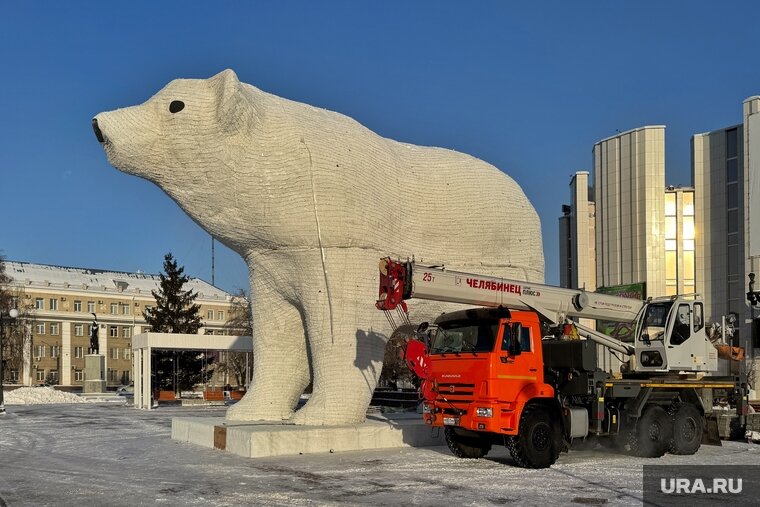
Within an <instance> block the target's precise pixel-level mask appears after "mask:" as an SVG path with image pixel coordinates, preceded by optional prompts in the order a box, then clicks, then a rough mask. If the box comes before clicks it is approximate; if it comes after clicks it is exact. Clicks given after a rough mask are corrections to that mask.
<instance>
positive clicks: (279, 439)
mask: <svg viewBox="0 0 760 507" xmlns="http://www.w3.org/2000/svg"><path fill="white" fill-rule="evenodd" d="M172 439H173V440H178V441H181V442H189V443H192V444H196V445H200V446H203V447H208V448H211V449H220V450H224V451H228V452H231V453H234V454H237V455H239V456H243V457H246V458H263V457H268V456H288V455H294V454H295V455H297V454H313V453H323V452H325V453H329V452H340V451H358V450H371V449H388V448H395V447H428V446H437V445H445V444H446V442H445V440H444V439H443V431H442V430H439V429H431V428H430V427H429V426H425V424H424V423H423V422H422V417H421V416H420V415H419V414H393V415H389V416H388V417H385V416H380V415H370V416H368V417H367V420H366V421H365V422H364V423H362V424H357V425H350V426H295V425H285V424H272V423H264V422H261V423H255V422H254V423H252V422H237V421H227V420H225V419H224V418H221V417H202V418H201V417H197V418H192V417H175V418H173V419H172Z"/></svg>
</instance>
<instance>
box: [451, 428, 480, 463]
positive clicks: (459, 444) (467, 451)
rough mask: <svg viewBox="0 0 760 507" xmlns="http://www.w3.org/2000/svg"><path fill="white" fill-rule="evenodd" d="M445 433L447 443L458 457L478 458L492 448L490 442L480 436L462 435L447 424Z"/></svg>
mask: <svg viewBox="0 0 760 507" xmlns="http://www.w3.org/2000/svg"><path fill="white" fill-rule="evenodd" d="M443 434H444V436H445V437H446V445H448V446H449V449H451V452H452V453H454V456H456V457H457V458H466V459H478V458H482V457H484V456H485V455H486V454H488V451H490V450H491V444H490V442H487V441H486V440H485V439H482V438H478V437H470V436H465V435H460V434H459V433H457V431H456V429H454V428H452V427H451V426H446V427H445V428H444V430H443Z"/></svg>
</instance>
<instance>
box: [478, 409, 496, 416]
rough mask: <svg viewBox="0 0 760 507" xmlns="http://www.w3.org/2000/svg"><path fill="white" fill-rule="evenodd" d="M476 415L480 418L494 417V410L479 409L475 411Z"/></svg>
mask: <svg viewBox="0 0 760 507" xmlns="http://www.w3.org/2000/svg"><path fill="white" fill-rule="evenodd" d="M475 415H476V416H478V417H493V408H491V407H488V408H484V407H478V408H476V409H475Z"/></svg>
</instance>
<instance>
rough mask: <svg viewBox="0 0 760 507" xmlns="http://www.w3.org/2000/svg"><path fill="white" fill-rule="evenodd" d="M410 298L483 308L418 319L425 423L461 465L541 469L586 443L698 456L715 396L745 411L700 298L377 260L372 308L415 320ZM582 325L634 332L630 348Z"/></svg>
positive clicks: (742, 383) (415, 342) (414, 356)
mask: <svg viewBox="0 0 760 507" xmlns="http://www.w3.org/2000/svg"><path fill="white" fill-rule="evenodd" d="M414 298H417V299H426V300H435V301H442V302H452V303H462V304H466V305H473V306H474V307H471V308H467V309H463V310H460V311H454V312H450V313H445V314H442V315H441V316H440V317H438V318H437V319H436V320H435V322H434V323H433V325H429V324H428V323H422V324H421V325H420V326H419V328H418V329H417V332H416V333H415V338H414V339H412V340H409V342H408V344H407V348H406V360H407V364H408V365H409V366H410V368H412V370H413V371H414V372H415V373H416V374H417V375H418V376H419V377H420V378H421V379H422V387H421V395H422V398H423V399H422V412H423V418H424V421H425V423H426V424H428V425H430V426H431V427H439V428H440V427H442V428H443V429H444V434H445V437H446V443H447V445H448V446H449V448H450V449H451V451H452V452H453V453H454V454H455V455H456V456H458V457H461V458H480V457H483V456H485V455H486V454H487V453H488V452H489V450H490V449H491V447H492V446H493V445H505V446H506V447H507V448H508V449H509V451H510V453H511V455H512V457H513V459H514V460H515V462H516V463H517V464H518V465H519V466H522V467H527V468H545V467H549V466H551V465H552V464H553V463H554V462H555V461H556V460H557V459H558V457H559V455H560V453H561V452H562V451H566V450H568V449H569V448H570V446H571V445H572V442H573V440H575V439H585V438H586V437H587V436H589V435H595V436H597V437H600V438H604V439H607V441H609V442H614V443H615V444H616V445H619V446H620V447H621V448H624V449H625V450H627V451H628V452H632V453H635V454H637V455H640V456H648V457H659V456H662V455H664V454H665V453H666V452H670V453H673V454H694V453H695V452H696V451H697V450H698V449H699V447H700V445H701V444H702V442H703V437H705V438H708V437H709V439H712V441H713V443H718V444H719V443H720V440H719V439H717V438H716V435H715V433H717V424H709V425H708V424H707V420H708V418H707V417H708V416H709V415H710V412H711V411H712V407H713V399H714V398H716V397H720V398H722V399H729V400H731V402H732V403H733V404H734V405H735V406H736V408H737V413H738V414H740V415H745V414H746V412H747V396H748V387H747V383H746V378H745V377H744V376H741V375H739V376H723V377H719V376H714V375H712V374H714V373H715V371H716V370H717V362H718V360H717V351H716V349H715V347H714V346H713V344H712V343H711V342H710V340H709V339H708V337H707V335H706V334H705V322H704V319H703V315H704V313H703V303H702V302H701V301H699V300H698V299H696V298H683V297H672V298H662V299H654V300H651V299H650V300H647V301H637V300H633V299H626V298H620V297H616V296H610V295H606V294H597V293H592V292H586V291H582V290H575V289H565V288H559V287H553V286H549V285H540V284H532V283H527V282H523V281H517V280H507V279H503V278H496V277H488V276H482V275H475V274H468V273H460V272H455V271H448V270H446V269H445V268H441V267H434V266H422V265H418V264H416V263H415V262H413V261H410V262H396V261H394V260H392V259H390V258H385V259H382V260H381V261H380V289H379V298H378V300H377V303H376V306H377V308H378V309H379V310H382V311H385V312H389V313H392V312H394V311H395V312H399V313H400V314H401V317H402V319H403V320H404V321H408V313H407V301H408V300H410V299H414ZM389 317H390V315H389ZM576 318H588V319H604V320H607V321H617V322H626V323H628V324H630V325H631V326H632V329H633V330H634V334H633V336H634V340H633V342H632V343H624V342H621V341H619V340H617V339H615V338H613V337H611V336H607V335H605V334H603V333H600V332H598V331H596V330H594V329H592V328H591V327H588V326H584V325H582V324H580V323H578V322H575V321H573V320H572V319H576ZM390 320H391V321H394V319H393V318H390ZM573 338H575V339H573ZM598 345H602V346H603V347H605V348H607V349H609V350H611V351H613V352H614V353H616V354H619V357H620V358H621V361H622V367H621V372H619V373H616V374H612V373H611V372H607V371H603V370H601V369H600V368H599V367H598V366H597V354H598V348H599V347H598ZM708 426H709V428H710V429H711V430H712V431H711V432H710V433H711V434H710V435H706V434H707V433H708V432H707V430H706V428H707V427H708Z"/></svg>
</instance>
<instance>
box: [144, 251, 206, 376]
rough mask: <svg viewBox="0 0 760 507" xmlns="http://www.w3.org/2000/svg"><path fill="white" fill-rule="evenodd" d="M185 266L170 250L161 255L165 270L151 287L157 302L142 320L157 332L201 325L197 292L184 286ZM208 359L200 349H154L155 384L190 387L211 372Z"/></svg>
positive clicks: (192, 329) (183, 330)
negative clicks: (157, 281)
mask: <svg viewBox="0 0 760 507" xmlns="http://www.w3.org/2000/svg"><path fill="white" fill-rule="evenodd" d="M184 271H185V268H184V267H181V266H178V265H177V261H176V260H175V259H174V257H173V256H172V254H171V252H170V253H168V254H166V255H165V256H164V273H161V274H160V275H159V278H160V282H159V290H158V291H152V294H153V297H154V298H155V299H156V306H155V307H153V308H151V309H149V310H148V309H146V310H145V311H144V312H143V317H145V321H146V322H147V323H148V324H149V325H150V329H151V331H153V332H156V333H186V334H196V333H197V332H198V330H199V329H200V328H201V326H202V324H201V317H200V308H201V307H200V305H197V304H195V299H196V298H197V297H198V293H197V292H193V291H192V290H183V287H184V285H185V284H186V283H187V282H188V281H189V280H190V278H189V277H188V276H187V275H184V274H183V273H184ZM209 362H210V359H209V358H207V357H206V355H205V354H204V353H202V352H199V351H193V350H189V351H183V350H176V351H175V350H168V351H156V352H155V354H154V356H153V373H154V375H155V379H154V381H153V383H154V385H155V386H156V387H157V388H159V389H170V388H173V389H174V390H175V391H178V390H186V389H192V388H193V386H194V385H195V384H200V383H204V382H206V380H207V379H208V376H209V374H210V372H209V370H208V368H207V366H208V363H209Z"/></svg>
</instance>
